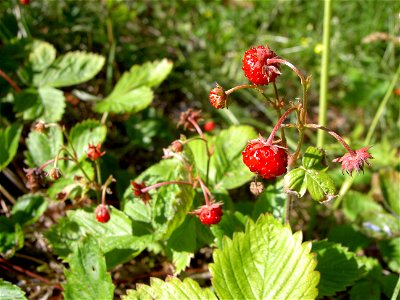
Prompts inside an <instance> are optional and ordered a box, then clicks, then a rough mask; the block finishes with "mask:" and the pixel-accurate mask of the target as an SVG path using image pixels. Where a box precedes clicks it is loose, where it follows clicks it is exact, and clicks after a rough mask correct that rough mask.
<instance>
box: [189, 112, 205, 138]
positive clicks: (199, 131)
mask: <svg viewBox="0 0 400 300" xmlns="http://www.w3.org/2000/svg"><path fill="white" fill-rule="evenodd" d="M188 121H189V122H190V123H191V124H192V125H193V127H194V128H195V129H196V131H197V133H198V134H199V135H200V136H201V138H203V139H204V133H203V131H202V130H201V128H200V126H199V124H197V122H196V121H195V120H194V119H193V118H192V117H189V118H188Z"/></svg>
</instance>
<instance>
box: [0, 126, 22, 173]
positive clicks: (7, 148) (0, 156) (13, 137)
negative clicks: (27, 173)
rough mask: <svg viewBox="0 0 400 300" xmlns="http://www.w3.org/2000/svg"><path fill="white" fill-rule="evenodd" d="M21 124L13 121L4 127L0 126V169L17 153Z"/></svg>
mask: <svg viewBox="0 0 400 300" xmlns="http://www.w3.org/2000/svg"><path fill="white" fill-rule="evenodd" d="M21 132H22V126H21V125H20V124H18V123H15V124H13V125H11V126H8V127H6V128H0V171H1V170H3V169H4V168H5V167H7V165H8V164H9V163H10V162H11V161H12V160H13V158H14V156H15V154H16V153H17V149H18V143H19V138H20V136H21Z"/></svg>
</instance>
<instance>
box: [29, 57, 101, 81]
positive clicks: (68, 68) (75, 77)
mask: <svg viewBox="0 0 400 300" xmlns="http://www.w3.org/2000/svg"><path fill="white" fill-rule="evenodd" d="M103 65H104V57H102V56H100V55H97V54H94V53H86V52H79V51H77V52H69V53H67V54H65V55H62V56H60V57H58V58H57V59H56V60H55V61H54V62H53V63H52V64H51V65H50V67H48V68H46V69H45V70H44V71H43V72H41V73H38V74H35V75H34V76H33V85H34V86H37V87H43V86H51V87H65V86H70V85H75V84H78V83H82V82H85V81H88V80H89V79H92V78H93V77H94V76H95V75H96V74H97V73H98V72H99V71H100V70H101V68H102V67H103Z"/></svg>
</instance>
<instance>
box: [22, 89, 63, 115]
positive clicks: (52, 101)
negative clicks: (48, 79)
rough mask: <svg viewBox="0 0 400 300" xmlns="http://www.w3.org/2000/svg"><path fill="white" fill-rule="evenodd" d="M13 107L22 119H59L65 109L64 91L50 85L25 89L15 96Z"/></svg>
mask: <svg viewBox="0 0 400 300" xmlns="http://www.w3.org/2000/svg"><path fill="white" fill-rule="evenodd" d="M14 104H15V106H14V108H15V111H16V113H20V114H22V116H23V119H24V120H35V119H42V120H43V121H46V122H57V121H59V120H61V118H62V115H63V114H64V110H65V97H64V93H63V92H62V91H60V90H57V89H55V88H52V87H41V88H39V89H37V90H36V89H33V88H31V89H27V90H24V91H22V92H21V93H18V94H17V95H16V97H15V101H14Z"/></svg>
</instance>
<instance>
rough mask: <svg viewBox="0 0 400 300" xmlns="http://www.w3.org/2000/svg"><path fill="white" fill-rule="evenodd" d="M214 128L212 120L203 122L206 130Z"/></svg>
mask: <svg viewBox="0 0 400 300" xmlns="http://www.w3.org/2000/svg"><path fill="white" fill-rule="evenodd" d="M214 128H215V123H214V121H207V122H206V123H205V124H204V130H205V131H207V132H210V131H213V130H214Z"/></svg>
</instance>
